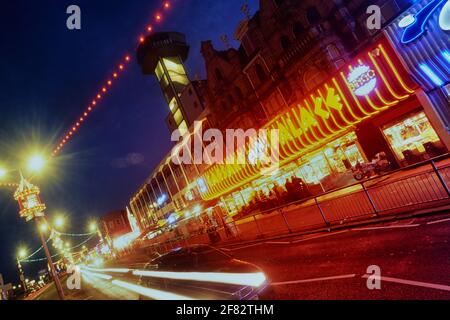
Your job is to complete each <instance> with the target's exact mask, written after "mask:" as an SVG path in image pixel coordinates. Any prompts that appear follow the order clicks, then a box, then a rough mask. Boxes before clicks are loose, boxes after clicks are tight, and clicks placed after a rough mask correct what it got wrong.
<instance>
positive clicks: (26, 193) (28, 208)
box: [14, 173, 64, 300]
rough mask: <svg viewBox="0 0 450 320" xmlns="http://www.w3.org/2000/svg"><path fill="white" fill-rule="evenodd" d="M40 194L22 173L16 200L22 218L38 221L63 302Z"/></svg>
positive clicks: (40, 235)
mask: <svg viewBox="0 0 450 320" xmlns="http://www.w3.org/2000/svg"><path fill="white" fill-rule="evenodd" d="M39 194H40V189H39V188H38V187H37V186H35V185H33V184H32V183H30V182H29V181H28V180H26V179H25V178H24V177H23V175H22V173H21V174H20V183H19V187H18V188H17V190H16V191H15V192H14V199H15V200H16V201H17V202H18V203H19V214H20V217H21V218H24V219H25V221H27V222H29V221H31V220H33V219H34V220H35V221H36V225H37V227H38V233H39V237H40V239H41V242H42V246H43V248H44V251H45V255H46V257H47V261H48V265H49V267H50V273H51V275H52V278H53V281H54V282H55V286H56V290H57V292H58V296H59V298H60V299H61V300H63V299H64V290H63V288H62V285H61V282H60V281H59V278H58V274H57V273H56V269H55V266H54V265H53V261H52V257H51V255H50V251H49V249H48V246H47V242H46V241H45V237H44V233H45V228H43V226H47V222H46V221H45V218H44V216H45V214H44V210H45V204H44V203H43V202H42V200H41V198H40V196H39Z"/></svg>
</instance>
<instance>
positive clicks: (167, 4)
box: [53, 1, 172, 155]
mask: <svg viewBox="0 0 450 320" xmlns="http://www.w3.org/2000/svg"><path fill="white" fill-rule="evenodd" d="M171 7H172V3H171V1H162V7H160V9H159V10H158V11H156V12H153V14H152V16H151V17H153V19H151V20H152V21H151V22H150V23H149V24H147V26H146V27H145V28H146V29H145V30H147V32H152V31H154V28H153V25H154V23H155V21H156V22H161V21H162V20H163V10H168V9H169V8H171ZM145 30H144V31H145ZM139 42H140V43H144V42H145V35H140V36H139ZM123 59H124V62H130V61H131V60H132V57H131V56H130V55H129V54H125V55H124V58H123ZM117 68H118V70H116V72H114V73H113V74H112V75H113V77H114V79H117V78H118V77H119V70H120V71H123V70H125V63H123V64H120V65H119V66H118V67H117ZM114 79H107V82H106V83H107V86H105V87H103V88H102V89H101V91H100V93H97V95H96V100H93V101H92V103H91V104H90V106H89V107H88V109H87V112H84V113H83V116H82V117H80V118H79V120H78V123H77V125H76V126H77V127H78V126H80V122H83V121H85V120H87V116H88V112H90V111H92V110H93V108H94V106H96V104H97V102H98V101H99V99H101V98H102V96H104V94H106V93H107V92H108V89H107V87H108V86H112V84H113V81H114ZM75 131H76V128H75V127H74V128H73V130H71V131H70V132H69V133H68V134H67V136H66V139H65V140H66V142H68V140H69V138H70V137H71V136H72V135H73V134H74V133H75ZM62 139H63V138H61V140H60V141H59V142H60V143H61V142H62V141H63V140H62ZM63 145H64V144H63ZM61 148H62V147H60V146H58V144H56V145H55V150H53V155H55V154H56V153H57V152H56V151H59V150H60V149H61Z"/></svg>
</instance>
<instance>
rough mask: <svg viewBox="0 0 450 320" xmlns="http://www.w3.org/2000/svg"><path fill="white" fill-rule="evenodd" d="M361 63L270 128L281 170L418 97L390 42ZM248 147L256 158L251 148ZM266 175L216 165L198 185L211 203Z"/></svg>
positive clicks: (257, 170)
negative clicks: (275, 139)
mask: <svg viewBox="0 0 450 320" xmlns="http://www.w3.org/2000/svg"><path fill="white" fill-rule="evenodd" d="M356 62H357V64H358V66H357V67H355V68H353V69H351V72H350V74H344V72H339V73H338V74H336V75H335V76H334V77H331V78H330V79H328V81H327V82H325V83H323V84H322V85H321V86H319V87H318V88H316V89H315V90H313V91H312V92H310V93H309V94H307V95H305V96H304V97H303V98H302V99H300V100H299V101H297V102H296V104H295V105H294V106H293V107H292V108H291V109H290V110H288V111H286V112H284V113H282V114H280V115H279V116H277V117H276V118H275V119H273V120H272V121H270V122H269V123H268V124H267V125H266V126H264V128H268V129H273V130H278V132H279V140H278V142H279V158H280V166H283V165H285V164H287V163H290V162H291V161H293V160H296V159H299V158H300V157H301V156H302V155H305V154H307V153H309V152H311V151H313V150H316V149H317V148H320V147H321V146H322V145H323V144H325V143H327V142H328V141H330V140H331V139H334V138H335V137H337V136H339V135H340V134H343V133H345V132H347V131H348V130H351V129H352V128H354V126H355V125H356V124H358V123H360V122H362V121H364V120H365V119H367V118H370V117H372V116H375V115H377V114H379V113H380V112H382V111H384V110H387V109H389V108H391V107H394V106H396V105H398V103H399V102H400V101H402V100H405V99H407V98H408V97H410V96H411V95H412V94H413V93H414V89H415V87H416V85H415V84H412V81H411V79H410V78H409V76H408V73H407V71H406V70H405V69H404V68H402V64H401V63H400V62H399V60H398V58H397V56H396V53H395V52H394V50H393V49H392V47H390V46H389V45H388V44H387V43H385V42H382V43H380V44H378V45H376V46H374V47H373V48H372V50H369V51H367V52H366V53H365V54H362V55H360V57H359V59H357V60H356ZM368 93H371V94H370V95H369V94H368ZM243 148H246V150H249V152H250V153H252V154H254V156H256V154H257V152H255V151H257V150H252V146H251V144H247V145H245V146H243ZM237 152H240V151H239V150H238V151H237ZM260 176H261V167H260V166H258V165H254V164H252V163H247V164H243V165H227V164H215V165H212V166H211V167H209V168H208V169H207V170H206V172H205V173H204V174H203V175H202V176H201V177H200V178H199V179H198V180H197V184H198V185H199V187H200V189H201V196H202V198H203V199H204V200H211V199H215V198H218V197H220V196H222V195H225V194H227V193H230V192H232V191H233V190H235V189H236V188H239V187H242V186H244V185H245V184H247V183H250V182H251V181H253V180H254V179H256V178H258V177H260Z"/></svg>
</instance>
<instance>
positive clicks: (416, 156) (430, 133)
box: [383, 112, 446, 165]
mask: <svg viewBox="0 0 450 320" xmlns="http://www.w3.org/2000/svg"><path fill="white" fill-rule="evenodd" d="M383 134H384V135H385V137H386V139H387V141H388V142H389V145H390V146H391V148H392V150H393V151H394V154H395V156H396V157H397V159H398V160H399V161H400V163H401V164H402V165H410V164H413V163H416V162H419V161H422V160H425V159H429V158H431V157H435V156H438V155H440V154H443V153H445V152H446V150H445V146H444V145H443V143H442V142H441V141H440V139H439V137H438V135H437V134H436V131H434V129H433V127H432V126H431V123H430V121H429V120H428V118H427V117H426V115H425V113H424V112H419V113H416V114H413V115H410V116H409V117H407V118H405V119H403V120H400V121H396V122H394V123H391V124H389V125H386V126H384V127H383Z"/></svg>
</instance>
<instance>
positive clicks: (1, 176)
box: [0, 168, 6, 179]
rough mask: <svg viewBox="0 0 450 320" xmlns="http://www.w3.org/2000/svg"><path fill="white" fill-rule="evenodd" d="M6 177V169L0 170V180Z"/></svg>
mask: <svg viewBox="0 0 450 320" xmlns="http://www.w3.org/2000/svg"><path fill="white" fill-rule="evenodd" d="M5 176H6V169H3V168H0V179H2V178H4V177H5Z"/></svg>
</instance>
